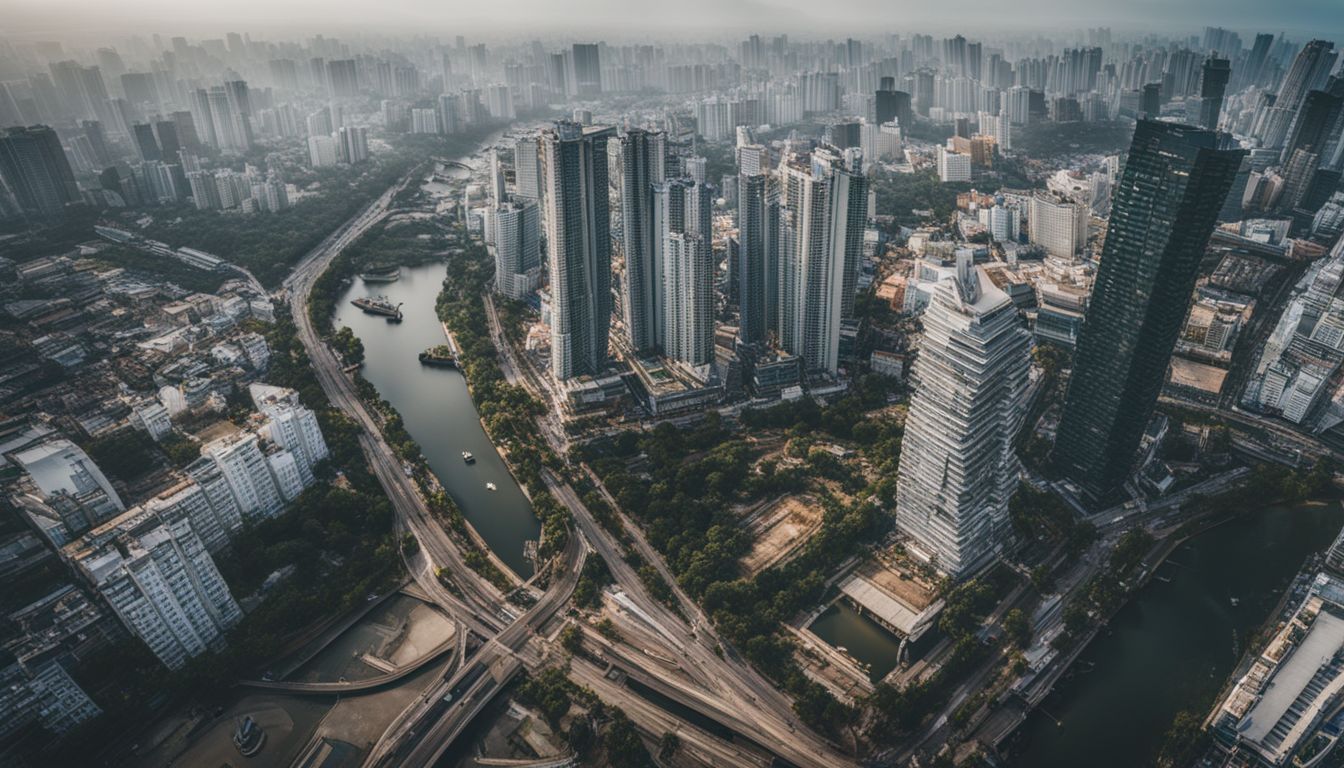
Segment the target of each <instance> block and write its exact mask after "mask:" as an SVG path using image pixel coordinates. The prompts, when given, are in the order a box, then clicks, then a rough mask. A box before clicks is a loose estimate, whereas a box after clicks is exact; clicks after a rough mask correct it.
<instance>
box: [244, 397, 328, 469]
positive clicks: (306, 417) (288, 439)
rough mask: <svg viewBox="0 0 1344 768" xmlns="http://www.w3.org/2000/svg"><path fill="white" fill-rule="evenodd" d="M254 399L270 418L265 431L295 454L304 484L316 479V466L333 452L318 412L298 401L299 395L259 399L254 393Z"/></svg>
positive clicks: (268, 437)
mask: <svg viewBox="0 0 1344 768" xmlns="http://www.w3.org/2000/svg"><path fill="white" fill-rule="evenodd" d="M254 392H255V388H254ZM289 392H291V393H292V392H293V390H289ZM253 400H254V401H256V405H257V409H258V410H260V411H261V412H262V413H264V414H265V415H266V417H267V422H266V426H265V427H263V428H262V432H261V434H262V435H263V436H264V437H266V438H267V439H268V440H270V441H271V442H272V443H274V444H276V445H278V446H280V447H281V448H284V449H285V450H287V451H289V452H290V453H291V454H292V455H293V456H294V459H295V464H296V466H297V468H298V471H299V476H300V477H301V478H302V480H303V484H304V486H307V485H309V484H311V483H312V482H313V479H314V474H313V468H314V467H316V466H317V464H318V462H320V461H322V460H323V459H325V458H327V456H328V453H329V452H328V450H327V442H326V440H324V439H323V437H322V428H321V427H320V426H318V423H317V415H316V414H314V413H313V412H312V411H311V410H309V409H308V408H305V407H304V406H302V405H300V404H298V402H297V400H298V395H297V394H293V395H292V397H290V398H288V399H280V398H277V397H274V396H272V397H270V398H265V397H262V398H258V397H257V396H256V395H255V394H254V396H253Z"/></svg>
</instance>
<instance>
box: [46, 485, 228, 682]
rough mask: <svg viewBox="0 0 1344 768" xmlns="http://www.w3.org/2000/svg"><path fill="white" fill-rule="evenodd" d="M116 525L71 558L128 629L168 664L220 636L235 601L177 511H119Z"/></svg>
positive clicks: (177, 663)
mask: <svg viewBox="0 0 1344 768" xmlns="http://www.w3.org/2000/svg"><path fill="white" fill-rule="evenodd" d="M126 517H127V518H129V519H128V522H127V525H126V528H125V530H124V531H115V532H114V533H117V534H120V535H118V536H116V538H115V539H113V540H102V541H100V542H98V543H95V544H94V545H92V546H86V547H81V546H79V545H71V549H68V550H67V551H70V552H71V558H72V559H73V560H74V561H75V563H76V564H77V565H78V566H79V568H80V570H81V571H82V572H83V573H84V574H85V576H86V577H87V578H88V580H89V581H90V582H91V583H92V584H93V585H94V587H95V588H96V589H97V590H98V592H99V593H100V594H101V595H102V596H103V598H104V599H105V600H107V602H108V604H109V605H111V606H112V610H113V611H114V612H115V613H116V614H117V616H118V617H119V618H120V619H121V621H122V623H123V624H125V625H126V629H128V630H129V631H130V632H131V634H133V635H135V636H137V637H139V638H140V639H141V640H143V641H144V643H145V644H146V645H148V646H149V649H150V651H152V652H153V653H154V655H155V656H157V657H158V658H159V661H161V662H163V664H164V665H165V666H167V667H168V668H169V669H181V668H182V666H183V665H185V664H186V662H187V660H188V659H189V658H191V657H192V656H197V655H199V654H201V653H204V652H205V651H206V650H208V649H211V648H219V647H221V646H222V645H223V643H224V632H225V631H226V630H227V629H229V628H230V627H232V626H233V625H234V624H237V623H238V621H239V620H240V619H241V618H242V616H243V614H242V611H241V610H239V608H238V603H236V602H235V601H234V599H233V595H232V594H230V592H229V587H228V585H227V584H226V583H225V582H224V578H223V577H222V576H221V575H220V573H219V569H218V568H216V567H215V563H214V560H212V559H211V557H210V554H209V553H208V552H207V551H206V549H205V545H204V544H203V543H202V541H201V539H200V537H199V536H198V535H197V534H196V532H195V531H194V530H193V529H192V526H191V522H190V519H189V517H188V516H187V515H186V514H185V513H179V514H172V515H169V516H166V517H164V516H157V515H143V514H142V515H136V514H135V510H133V511H132V512H129V513H127V515H126Z"/></svg>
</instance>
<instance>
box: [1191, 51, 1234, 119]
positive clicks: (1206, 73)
mask: <svg viewBox="0 0 1344 768" xmlns="http://www.w3.org/2000/svg"><path fill="white" fill-rule="evenodd" d="M1231 77H1232V64H1231V63H1230V62H1229V61H1228V60H1227V59H1206V60H1205V61H1204V68H1203V70H1202V71H1201V72H1200V78H1199V125H1200V127H1201V128H1207V129H1209V130H1210V131H1216V130H1218V115H1219V114H1220V113H1221V112H1222V111H1223V94H1224V93H1225V92H1226V91H1227V81H1228V80H1229V79H1230V78H1231Z"/></svg>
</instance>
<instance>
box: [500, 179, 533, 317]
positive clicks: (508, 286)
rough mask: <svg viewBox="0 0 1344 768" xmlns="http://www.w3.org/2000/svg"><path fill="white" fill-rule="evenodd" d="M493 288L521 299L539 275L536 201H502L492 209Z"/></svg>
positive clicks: (530, 290) (512, 297)
mask: <svg viewBox="0 0 1344 768" xmlns="http://www.w3.org/2000/svg"><path fill="white" fill-rule="evenodd" d="M491 225H492V226H493V228H494V236H493V237H492V238H490V239H491V242H492V244H491V246H490V248H491V249H492V250H493V251H494V256H495V290H496V291H498V292H499V293H500V294H502V295H504V296H507V297H509V298H511V299H524V298H526V297H527V295H528V294H529V293H531V292H532V291H533V290H535V289H536V287H537V283H538V281H539V280H540V277H541V209H540V208H539V207H538V206H537V204H536V202H535V201H531V200H528V199H526V198H522V199H521V201H520V202H507V203H503V204H501V205H500V206H499V207H498V208H496V209H495V210H494V211H493V216H491Z"/></svg>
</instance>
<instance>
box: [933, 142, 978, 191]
mask: <svg viewBox="0 0 1344 768" xmlns="http://www.w3.org/2000/svg"><path fill="white" fill-rule="evenodd" d="M938 180H939V181H941V182H943V183H944V184H947V183H949V182H958V181H970V180H971V156H970V155H963V154H961V153H960V152H953V151H952V150H950V149H948V148H947V147H943V146H940V147H938Z"/></svg>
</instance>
